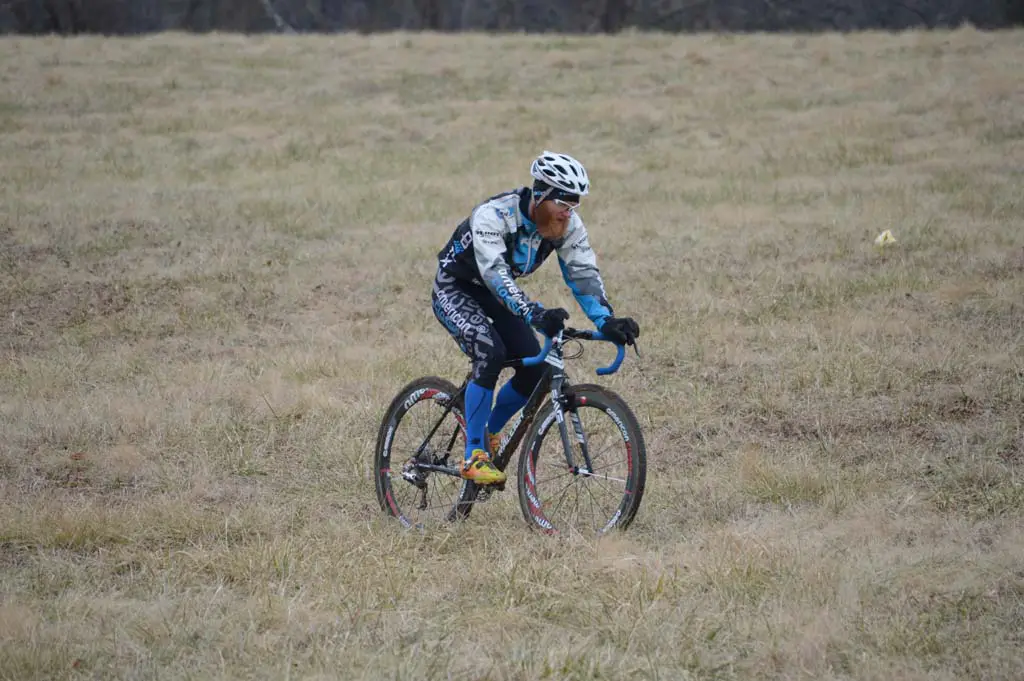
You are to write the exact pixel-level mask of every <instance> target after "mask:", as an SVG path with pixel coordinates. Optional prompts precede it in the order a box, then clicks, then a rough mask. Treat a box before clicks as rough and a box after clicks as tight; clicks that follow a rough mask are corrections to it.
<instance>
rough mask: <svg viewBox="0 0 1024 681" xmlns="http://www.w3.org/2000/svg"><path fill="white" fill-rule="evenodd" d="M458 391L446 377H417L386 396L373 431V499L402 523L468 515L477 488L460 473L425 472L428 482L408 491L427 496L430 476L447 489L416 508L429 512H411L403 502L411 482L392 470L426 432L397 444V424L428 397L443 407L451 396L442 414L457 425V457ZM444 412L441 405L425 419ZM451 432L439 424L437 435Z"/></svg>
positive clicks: (458, 452) (461, 422)
mask: <svg viewBox="0 0 1024 681" xmlns="http://www.w3.org/2000/svg"><path fill="white" fill-rule="evenodd" d="M458 392H459V391H458V388H456V387H455V385H453V384H452V383H451V381H448V380H446V379H444V378H440V377H438V376H424V377H422V378H418V379H416V380H414V381H411V382H410V383H408V384H407V385H406V386H405V387H403V388H402V389H401V390H399V391H398V393H397V394H396V395H395V397H394V399H392V400H391V404H390V405H388V408H387V411H386V412H385V413H384V417H383V419H381V424H380V428H379V430H378V431H377V443H376V447H375V449H374V480H375V486H376V491H377V501H378V502H379V503H380V506H381V509H382V510H383V511H384V512H386V513H388V514H389V515H391V516H393V517H395V518H397V519H398V520H399V521H400V522H401V523H402V525H404V526H405V527H416V526H422V525H423V524H424V523H425V521H426V520H427V517H428V516H431V517H433V516H436V517H437V518H442V517H443V519H444V520H447V521H452V520H461V519H463V518H465V517H466V516H468V515H469V512H470V510H471V509H472V501H473V500H474V499H475V497H476V493H475V492H476V490H475V489H472V490H471V489H469V488H470V487H473V488H475V485H471V484H470V483H468V481H465V480H462V479H461V478H450V477H449V476H447V475H445V474H443V473H426V474H424V477H425V478H426V479H425V480H424V481H423V482H424V484H425V485H427V487H426V488H418V487H417V488H416V489H417V490H418V492H413V494H420V495H421V496H422V497H423V499H424V501H425V500H426V496H427V495H428V494H429V493H430V491H431V490H430V481H431V480H432V479H435V478H436V480H434V482H435V483H436V484H435V487H437V486H441V487H448V488H450V489H448V490H446V491H443V492H441V493H440V494H438V496H437V497H436V499H435V501H436V502H437V503H436V505H433V506H429V507H427V508H426V509H423V508H420V509H417V510H431V511H434V513H431V514H417V513H412V512H411V511H412V509H411V508H409V507H408V506H409V504H404V503H402V499H403V498H404V497H405V496H406V495H407V493H409V492H410V490H411V489H412V488H414V487H415V485H414V484H413V483H411V482H408V481H406V480H405V479H404V478H403V476H402V474H401V472H400V470H399V471H396V470H394V469H395V468H397V467H399V466H403V465H404V464H405V463H406V461H408V460H409V459H410V458H411V456H412V454H414V453H415V448H416V447H418V446H419V443H420V442H422V441H423V439H424V438H425V436H426V435H427V434H428V433H422V434H420V436H419V439H417V438H416V437H415V434H414V436H413V437H412V438H411V439H410V440H409V442H411V443H415V444H411V445H408V444H406V443H404V442H403V443H402V444H401V445H400V446H397V447H396V438H397V437H398V434H399V429H400V428H401V426H402V423H403V420H404V419H408V417H409V414H410V412H411V410H413V409H414V408H417V406H418V405H422V404H424V403H427V402H431V403H436V404H437V405H438V406H440V407H447V406H448V404H449V401H450V400H452V399H453V398H456V397H457V400H458V401H457V403H456V404H453V405H451V411H450V412H449V414H448V415H446V416H445V417H444V420H445V421H451V422H452V423H451V425H457V427H458V428H459V429H460V430H461V438H462V439H461V440H460V441H459V442H457V443H456V446H455V447H454V450H453V451H454V456H455V457H457V459H458V461H459V462H461V457H462V455H463V449H464V447H465V444H464V443H465V418H464V417H463V401H462V398H461V395H458ZM443 413H444V412H443V411H442V410H440V409H439V410H437V412H436V416H434V417H433V418H432V419H428V420H427V421H426V423H436V422H437V420H438V418H439V417H440V416H441V414H443ZM451 432H452V430H451V427H449V426H444V427H442V428H440V429H438V433H440V434H441V435H440V436H441V437H442V438H446V437H450V436H451V435H450V434H451ZM438 433H435V434H434V437H437V436H438ZM395 473H397V475H396V474H395ZM393 483H397V484H393ZM456 486H457V492H455V493H454V494H452V496H451V500H450V503H449V502H447V501H446V500H445V498H446V497H447V496H448V495H449V494H451V492H452V491H453V490H455V489H456ZM424 490H426V491H424ZM399 492H401V494H399Z"/></svg>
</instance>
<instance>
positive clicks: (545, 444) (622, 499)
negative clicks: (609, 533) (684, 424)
mask: <svg viewBox="0 0 1024 681" xmlns="http://www.w3.org/2000/svg"><path fill="white" fill-rule="evenodd" d="M588 390H589V392H588V393H586V403H581V404H579V406H578V407H577V408H576V412H577V415H578V417H579V424H580V427H582V429H583V434H584V436H585V438H586V442H587V451H588V455H589V457H590V463H591V465H592V470H589V471H578V472H576V473H573V472H572V471H569V470H567V469H566V464H565V453H564V452H563V445H562V440H561V437H560V434H559V430H558V428H557V426H556V425H555V421H554V420H552V419H544V420H542V423H547V425H546V427H545V430H544V431H543V432H541V433H539V434H538V437H539V438H540V441H539V442H536V441H535V442H534V443H533V444H532V446H531V447H530V448H529V449H528V450H527V452H526V454H525V455H524V456H525V457H528V458H529V459H530V460H529V462H528V463H527V464H524V463H522V462H521V463H520V467H521V469H522V470H524V471H525V470H526V469H525V468H523V466H529V467H530V468H531V470H529V472H528V473H527V474H528V475H530V476H531V480H532V481H533V485H532V489H530V490H529V491H528V492H527V493H521V495H520V496H521V504H522V506H523V513H524V515H526V516H527V518H528V519H532V520H531V521H532V522H537V523H538V524H541V525H543V522H544V521H546V522H548V523H550V524H551V525H553V526H554V527H555V528H556V529H557V530H559V531H583V532H595V531H596V532H602V531H604V530H606V529H608V528H609V527H611V526H619V527H625V526H626V525H628V524H629V522H631V521H632V518H633V515H634V513H635V511H636V506H637V504H638V503H639V497H640V495H641V494H642V493H643V489H642V485H643V469H642V468H641V469H639V470H638V469H637V466H641V467H642V466H643V465H644V461H643V457H644V452H643V443H642V440H641V436H640V433H639V425H637V424H636V422H635V417H633V416H632V413H631V412H629V411H628V408H626V407H624V406H623V405H621V402H620V403H617V404H614V403H613V402H612V400H613V399H614V398H608V397H606V395H607V394H608V393H606V392H605V391H603V390H602V389H600V388H594V387H589V388H588ZM609 409H614V413H615V416H614V417H612V416H611V415H610V414H609V411H608V410H609ZM548 413H549V414H550V412H548ZM566 421H567V422H571V423H574V424H575V423H576V420H575V419H572V418H567V419H566ZM620 424H625V425H623V426H622V427H620ZM623 428H626V434H627V435H628V437H624V433H623ZM570 439H571V443H572V446H573V448H574V450H576V451H575V453H574V456H575V458H576V460H577V461H582V456H581V455H582V452H581V451H579V449H578V447H579V444H578V440H577V438H570ZM530 495H532V497H533V498H534V499H535V500H536V501H531V499H530ZM545 529H547V528H545Z"/></svg>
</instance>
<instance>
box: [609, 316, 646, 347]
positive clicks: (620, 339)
mask: <svg viewBox="0 0 1024 681" xmlns="http://www.w3.org/2000/svg"><path fill="white" fill-rule="evenodd" d="M599 331H600V332H601V333H603V334H604V336H605V338H607V339H608V340H610V341H613V342H614V343H615V344H616V345H633V343H635V342H636V339H637V338H639V337H640V325H639V324H637V323H636V320H635V319H633V318H632V317H609V318H608V319H606V320H604V324H602V325H601V328H600V329H599Z"/></svg>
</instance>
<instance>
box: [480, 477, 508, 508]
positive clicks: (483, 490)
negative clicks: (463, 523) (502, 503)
mask: <svg viewBox="0 0 1024 681" xmlns="http://www.w3.org/2000/svg"><path fill="white" fill-rule="evenodd" d="M504 491H505V483H503V482H499V483H497V484H494V485H487V486H486V487H484V486H481V487H480V490H479V491H478V492H477V493H476V502H477V503H478V504H482V503H484V502H485V501H487V500H488V499H490V498H491V495H492V494H494V493H495V492H504Z"/></svg>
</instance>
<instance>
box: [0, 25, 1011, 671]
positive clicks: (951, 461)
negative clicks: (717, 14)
mask: <svg viewBox="0 0 1024 681" xmlns="http://www.w3.org/2000/svg"><path fill="white" fill-rule="evenodd" d="M1021 64H1024V33H1022V32H1020V31H1016V32H1002V33H981V32H977V31H974V30H971V29H964V30H958V31H955V32H934V33H906V34H881V33H878V34H861V35H846V36H840V35H823V36H813V37H812V36H808V37H798V36H746V37H732V36H718V37H712V36H685V37H682V36H680V37H673V36H664V35H661V36H657V35H650V36H642V35H622V36H617V37H587V38H584V37H579V38H559V37H528V36H506V37H485V36H440V35H424V36H419V35H401V34H399V35H379V36H369V37H367V36H345V37H340V36H338V37H328V36H318V37H237V36H224V35H211V36H205V37H189V36H184V35H161V36H154V37H147V38H138V39H105V38H99V37H89V38H74V39H57V38H35V39H27V38H11V37H8V38H5V39H4V40H3V41H2V42H0V83H2V85H0V152H2V153H0V312H2V320H0V679H4V680H8V679H9V680H17V681H32V680H36V679H40V680H41V679H65V678H67V679H113V678H117V679H168V680H171V681H179V680H184V679H243V678H245V679H334V678H338V679H490V680H495V681H496V680H511V679H523V680H527V679H623V678H631V679H755V678H757V679H814V680H822V679H860V680H868V679H878V680H886V681H889V680H892V679H907V680H914V679H929V680H932V679H934V680H954V679H958V680H959V679H986V680H997V679H998V680H1004V679H1005V680H1007V681H1009V680H1012V679H1020V678H1024V522H1022V520H1024V416H1022V414H1024V77H1022V75H1021ZM543 148H551V149H555V150H560V151H566V152H568V153H571V154H574V155H576V156H577V157H578V158H580V160H581V161H583V163H584V164H586V165H587V167H588V170H589V171H590V174H591V177H592V179H593V183H594V191H593V195H592V197H589V199H588V201H587V202H586V205H585V206H584V207H583V210H582V215H583V217H584V220H585V221H586V222H587V224H588V227H589V229H590V233H591V240H592V242H593V244H594V246H595V249H596V250H597V252H598V256H599V259H600V264H601V267H602V272H603V274H604V278H605V281H606V284H607V286H608V289H609V293H610V297H611V298H612V302H613V303H614V304H615V306H616V310H617V311H618V312H620V313H623V314H629V315H632V316H635V317H636V318H638V319H639V320H640V322H641V324H642V326H643V336H642V338H641V341H642V343H641V350H642V357H641V358H640V359H637V358H636V357H633V356H632V355H631V356H630V358H629V359H628V360H627V363H626V364H625V365H624V367H623V370H622V371H620V372H619V373H618V374H617V375H615V376H613V377H610V378H608V379H606V380H603V382H604V383H605V384H607V385H609V386H611V387H612V388H613V389H615V390H616V391H618V392H619V393H620V394H622V395H623V396H624V397H626V398H627V400H628V401H629V402H630V404H631V405H632V406H633V408H634V411H635V412H636V413H637V415H638V417H639V418H640V420H641V422H642V424H643V427H644V429H645V435H646V438H647V444H648V453H649V456H650V462H649V477H648V490H647V495H646V497H645V499H644V502H643V505H642V507H641V509H640V513H639V516H638V518H637V520H636V522H635V524H634V525H633V526H632V527H631V528H630V530H629V531H628V532H626V533H623V534H619V535H617V536H611V537H605V538H603V539H600V540H597V539H591V538H579V537H575V538H574V537H546V536H540V535H538V534H536V533H533V532H531V531H530V530H529V529H528V528H527V527H526V525H525V524H524V522H523V520H522V518H521V517H520V515H519V510H518V504H517V502H516V498H515V492H514V490H513V489H511V488H510V490H509V491H507V492H505V493H504V494H502V495H500V496H499V497H498V498H496V499H493V500H492V501H490V502H489V503H488V504H487V505H486V506H481V507H480V508H478V509H477V511H476V512H475V513H474V515H473V516H472V517H471V518H470V520H469V521H468V522H467V523H465V524H462V525H460V526H457V527H451V528H447V529H434V530H431V531H428V532H425V533H410V532H405V531H403V530H401V528H400V527H399V526H398V525H397V523H395V522H394V521H391V520H389V519H387V518H385V517H383V516H382V514H381V512H380V509H379V507H378V506H377V502H376V499H375V496H374V488H373V480H372V478H371V475H370V470H371V464H372V449H373V442H374V437H375V435H376V429H377V426H378V424H379V420H380V418H381V416H382V413H383V411H384V409H385V407H386V406H387V403H388V401H389V399H390V397H391V396H392V394H393V393H394V392H395V391H396V390H397V389H398V388H399V387H401V386H402V385H403V384H405V383H406V382H407V381H409V380H410V379H412V378H414V377H416V376H419V375H423V374H440V375H444V376H447V377H449V378H451V379H453V380H455V381H458V380H459V379H460V378H461V377H462V375H463V374H464V371H465V369H466V366H467V364H466V361H465V359H464V358H463V357H462V356H461V355H460V354H459V353H458V350H457V348H456V346H455V344H454V343H453V342H452V341H451V339H450V338H449V336H448V335H447V333H446V332H445V331H444V330H443V329H442V327H441V326H440V325H439V324H438V323H437V322H436V321H435V320H434V318H433V315H432V313H431V311H430V308H429V286H430V282H431V278H432V276H433V273H434V270H435V268H436V253H437V251H438V250H439V249H440V248H441V246H442V245H443V243H444V242H445V240H446V239H447V237H448V236H449V234H450V232H451V230H452V229H453V227H454V226H455V225H456V224H457V223H458V222H459V221H460V220H462V219H463V217H464V216H465V215H466V214H467V212H468V210H469V209H470V208H471V207H472V205H473V204H474V203H475V202H476V201H478V200H480V199H482V198H483V197H485V196H488V195H490V194H493V193H496V192H498V191H501V190H504V189H507V188H512V187H516V186H519V185H520V184H522V183H525V182H526V180H527V179H528V174H527V169H528V167H529V163H530V161H531V159H532V158H533V156H534V155H536V154H537V153H539V151H540V150H541V149H543ZM885 229H891V230H892V232H893V234H894V235H895V237H896V239H897V242H896V243H895V244H892V245H890V246H888V247H886V248H885V250H883V251H880V250H878V249H876V248H875V247H874V246H873V243H872V242H873V240H874V238H875V236H876V235H878V234H879V233H880V232H881V231H882V230H885ZM522 283H523V285H524V287H525V288H526V290H527V291H528V292H529V293H530V294H531V295H532V296H534V297H535V298H537V299H539V300H541V301H542V302H544V303H546V304H549V305H555V304H562V305H565V306H567V307H569V308H570V310H571V311H572V312H573V318H572V319H571V320H570V323H573V324H577V325H581V326H583V325H585V319H584V318H583V315H582V314H581V313H580V312H579V310H578V308H576V307H574V305H573V302H572V299H571V297H570V295H569V294H568V292H567V290H566V289H565V287H564V286H563V285H562V284H561V280H560V277H559V276H558V273H557V267H556V266H555V265H554V264H551V265H550V266H548V267H546V268H545V269H544V271H542V272H541V273H539V274H538V275H535V276H534V277H532V278H530V279H527V280H523V281H522ZM609 359H610V354H609V353H607V352H605V351H603V350H601V349H597V350H595V351H593V352H589V353H588V354H587V355H585V356H584V357H583V358H582V359H581V360H579V361H577V362H575V363H574V364H573V366H572V368H571V373H572V375H573V376H574V377H575V378H577V379H578V380H588V381H589V380H593V378H594V377H593V376H592V369H593V368H594V367H596V366H600V365H602V364H604V363H606V362H607V361H608V360H609Z"/></svg>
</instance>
